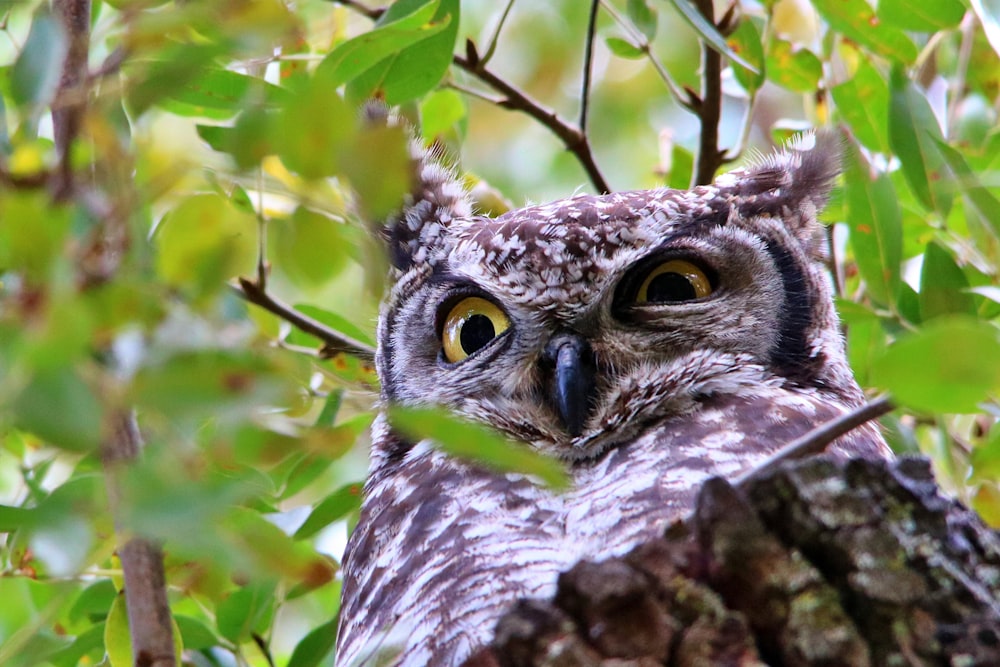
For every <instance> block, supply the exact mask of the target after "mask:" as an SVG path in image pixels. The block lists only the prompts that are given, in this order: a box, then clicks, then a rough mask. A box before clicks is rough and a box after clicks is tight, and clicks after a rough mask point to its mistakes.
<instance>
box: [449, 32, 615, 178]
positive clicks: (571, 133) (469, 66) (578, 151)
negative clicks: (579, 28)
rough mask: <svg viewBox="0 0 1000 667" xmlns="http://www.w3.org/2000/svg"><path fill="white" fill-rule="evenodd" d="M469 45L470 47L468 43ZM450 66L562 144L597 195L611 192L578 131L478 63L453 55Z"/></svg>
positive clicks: (583, 136) (585, 141)
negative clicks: (532, 119)
mask: <svg viewBox="0 0 1000 667" xmlns="http://www.w3.org/2000/svg"><path fill="white" fill-rule="evenodd" d="M469 44H470V45H471V42H469ZM472 53H473V54H474V53H475V49H474V47H473V48H472ZM453 62H454V63H455V65H457V66H458V67H460V68H461V69H463V70H465V71H466V72H469V73H470V74H472V75H473V76H475V77H476V78H477V79H479V80H480V81H482V82H483V83H485V84H486V85H488V86H489V87H490V88H493V89H494V90H496V91H497V92H498V93H501V94H503V96H504V97H503V99H502V100H500V102H499V106H500V107H503V108H504V109H514V110H516V111H521V112H522V113H525V114H527V115H529V116H531V117H532V118H534V119H535V120H536V121H538V122H539V123H541V124H542V125H543V126H545V127H546V128H548V130H549V131H550V132H552V134H554V135H556V136H557V137H559V139H560V141H562V142H563V146H565V147H566V149H567V150H568V151H569V152H571V153H572V154H573V155H574V156H576V159H577V161H578V162H579V163H580V164H581V165H582V166H583V170H584V171H585V172H587V177H588V178H589V179H590V182H591V183H592V184H593V186H594V189H596V190H597V191H598V192H599V193H601V194H605V193H608V192H611V188H609V187H608V183H607V181H606V180H605V179H604V176H603V175H602V174H601V170H600V169H599V168H598V166H597V163H596V162H595V161H594V155H593V153H592V152H591V150H590V142H589V141H587V135H586V134H584V133H583V132H582V131H581V130H580V128H578V127H576V126H574V125H572V124H571V123H567V122H566V121H564V120H562V119H561V118H559V115H558V114H556V112H555V111H553V110H552V109H549V108H547V107H545V106H543V105H542V104H541V103H540V102H537V101H536V100H534V99H532V98H531V96H529V95H528V94H527V93H525V92H524V91H522V90H520V89H519V88H517V87H515V86H514V85H513V84H510V83H508V82H507V81H505V80H504V79H502V78H500V77H499V76H497V75H496V74H494V73H493V72H491V71H490V70H489V69H487V68H486V67H485V66H484V65H483V64H482V63H481V62H479V61H478V59H476V61H475V62H473V60H471V59H469V58H468V57H462V56H457V55H456V56H455V57H454V60H453Z"/></svg>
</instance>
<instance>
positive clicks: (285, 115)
mask: <svg viewBox="0 0 1000 667" xmlns="http://www.w3.org/2000/svg"><path fill="white" fill-rule="evenodd" d="M357 122H358V121H357V113H356V112H355V111H354V110H352V109H351V108H350V107H348V105H347V104H346V103H345V102H344V100H343V99H341V97H340V95H339V94H337V90H336V87H335V86H332V85H330V84H329V82H327V81H326V80H324V79H323V78H322V77H319V76H314V77H312V78H311V79H309V80H308V81H307V82H305V83H304V84H303V85H302V86H301V87H300V88H299V89H297V90H296V91H295V92H294V94H293V96H292V99H291V100H289V102H288V104H286V105H285V107H284V109H282V111H281V113H280V114H279V115H278V117H277V118H276V119H275V126H274V132H275V135H274V142H275V146H276V148H277V151H278V155H279V156H280V157H281V160H282V161H283V162H284V163H285V166H287V167H288V168H289V169H291V170H292V171H295V172H298V173H299V174H300V175H301V176H303V177H305V178H310V179H316V178H325V177H327V176H333V175H335V174H336V173H337V172H338V170H339V168H340V164H341V156H342V155H347V156H350V148H351V147H352V145H351V140H352V139H354V138H355V137H356V136H357V130H356V128H357Z"/></svg>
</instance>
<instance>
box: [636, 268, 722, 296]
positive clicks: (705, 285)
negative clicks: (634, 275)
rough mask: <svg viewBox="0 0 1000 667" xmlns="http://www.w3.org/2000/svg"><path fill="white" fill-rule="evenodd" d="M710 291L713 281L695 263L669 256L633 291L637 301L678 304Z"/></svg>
mask: <svg viewBox="0 0 1000 667" xmlns="http://www.w3.org/2000/svg"><path fill="white" fill-rule="evenodd" d="M711 293H712V283H711V281H709V279H708V276H707V275H705V272H704V271H702V270H701V269H700V268H698V266H696V265H695V264H692V263H691V262H689V261H687V260H684V259H671V260H667V261H666V262H663V263H662V264H660V265H659V266H657V267H656V268H655V269H653V270H652V271H651V272H650V273H649V275H648V276H646V278H645V280H643V281H642V284H641V285H639V290H638V291H637V292H636V294H635V302H636V303H654V304H655V303H677V302H680V301H691V300H692V299H700V298H702V297H706V296H708V295H709V294H711Z"/></svg>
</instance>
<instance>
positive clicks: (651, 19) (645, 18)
mask: <svg viewBox="0 0 1000 667" xmlns="http://www.w3.org/2000/svg"><path fill="white" fill-rule="evenodd" d="M625 13H626V14H628V17H629V19H631V21H632V23H633V24H634V25H635V27H636V28H638V29H639V32H641V33H642V34H643V35H645V36H646V39H647V40H649V41H653V38H655V37H656V23H657V21H656V10H655V9H653V8H652V7H650V6H649V3H648V2H646V0H628V3H627V4H626V5H625Z"/></svg>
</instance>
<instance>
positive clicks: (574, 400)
mask: <svg viewBox="0 0 1000 667" xmlns="http://www.w3.org/2000/svg"><path fill="white" fill-rule="evenodd" d="M542 359H543V362H544V363H545V364H546V366H548V367H549V368H551V369H552V376H551V380H550V384H549V396H550V400H551V401H552V404H553V407H555V409H556V412H557V413H558V415H559V418H560V419H561V420H562V423H563V426H565V427H566V431H567V432H568V433H569V434H570V435H571V436H573V437H574V438H575V437H576V436H578V435H580V433H582V432H583V424H584V422H585V421H586V420H587V414H588V413H589V412H590V406H591V402H592V401H593V395H594V386H595V384H596V382H595V380H596V376H597V364H596V362H595V360H594V352H593V350H591V349H590V344H588V343H587V341H585V340H584V339H583V338H581V337H580V336H578V335H577V334H572V333H559V334H556V335H555V336H553V337H552V339H551V340H549V342H548V344H547V345H546V346H545V350H544V351H543V353H542Z"/></svg>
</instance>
